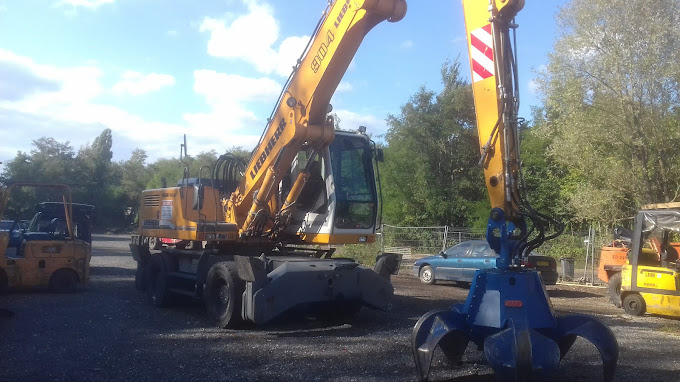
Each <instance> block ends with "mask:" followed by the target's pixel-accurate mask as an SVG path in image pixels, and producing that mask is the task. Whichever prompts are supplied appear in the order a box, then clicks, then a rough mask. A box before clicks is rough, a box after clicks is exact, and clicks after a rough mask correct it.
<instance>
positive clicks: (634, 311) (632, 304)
mask: <svg viewBox="0 0 680 382" xmlns="http://www.w3.org/2000/svg"><path fill="white" fill-rule="evenodd" d="M623 310H625V311H626V313H628V314H630V315H631V316H642V315H643V314H645V311H646V310H647V304H646V303H645V299H644V298H642V296H640V295H639V294H637V293H630V294H627V295H626V297H624V298H623Z"/></svg>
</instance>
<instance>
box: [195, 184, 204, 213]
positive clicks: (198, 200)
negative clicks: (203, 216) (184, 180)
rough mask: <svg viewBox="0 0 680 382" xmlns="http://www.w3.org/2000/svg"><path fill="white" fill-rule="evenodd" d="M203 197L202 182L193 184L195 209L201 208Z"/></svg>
mask: <svg viewBox="0 0 680 382" xmlns="http://www.w3.org/2000/svg"><path fill="white" fill-rule="evenodd" d="M203 199H205V190H204V189H203V185H202V184H194V205H193V208H194V209H195V210H199V211H200V210H202V209H203Z"/></svg>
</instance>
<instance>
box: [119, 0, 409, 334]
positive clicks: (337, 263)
mask: <svg viewBox="0 0 680 382" xmlns="http://www.w3.org/2000/svg"><path fill="white" fill-rule="evenodd" d="M405 13H406V2H405V1H404V0H337V1H335V2H329V5H328V7H327V9H326V11H325V12H324V13H323V15H322V17H321V19H320V20H319V23H318V24H317V26H316V28H315V29H314V32H313V33H312V37H311V39H310V41H309V43H308V44H307V46H306V48H305V50H304V52H303V53H302V55H301V57H300V59H299V60H298V63H297V65H296V66H295V68H294V70H293V72H292V74H291V75H290V77H289V78H288V81H287V83H286V84H285V86H284V88H283V91H282V92H281V95H280V97H279V99H278V101H277V102H276V106H275V108H274V110H273V112H272V114H271V116H270V117H269V118H268V120H267V125H266V128H265V130H264V133H263V135H262V137H261V139H260V142H259V144H258V145H257V147H256V148H255V149H254V151H253V154H252V157H251V159H250V161H249V163H247V164H246V163H244V162H243V161H240V160H239V159H238V158H235V157H231V156H228V155H224V156H222V157H220V158H219V159H218V161H217V163H215V165H214V166H211V167H210V168H207V167H206V168H202V169H200V170H199V172H198V176H197V177H195V178H190V177H189V174H188V170H187V169H186V168H185V175H184V176H183V178H182V179H181V180H180V181H179V182H178V184H177V186H176V187H167V188H161V189H154V190H145V191H144V192H143V195H142V204H141V207H140V216H139V232H138V234H135V235H133V236H132V240H131V244H130V249H131V252H132V255H133V258H134V259H135V260H136V261H137V274H136V278H135V282H136V286H137V288H138V289H140V290H145V291H146V292H147V295H148V297H149V300H150V301H151V303H153V304H155V305H158V306H167V305H169V304H170V303H171V301H172V300H173V297H175V296H177V295H188V296H192V297H194V298H197V299H202V300H203V301H204V303H205V306H206V309H207V311H208V314H209V316H210V317H211V319H212V321H213V322H214V323H215V325H217V326H219V327H227V326H233V325H234V324H236V323H238V322H240V321H251V322H254V323H257V324H259V323H264V322H267V321H269V320H271V319H273V318H274V317H277V316H279V315H281V314H282V313H284V312H287V311H290V310H302V311H305V312H311V313H313V314H316V315H322V316H324V315H328V314H332V315H337V314H350V313H353V312H356V311H357V310H358V309H360V308H361V307H362V306H364V305H368V306H371V307H375V308H379V309H387V308H388V307H389V306H390V299H391V296H392V294H393V288H392V286H391V284H390V282H389V275H390V274H392V273H393V272H396V270H397V269H398V264H397V261H398V260H397V259H396V258H395V257H394V256H381V257H380V258H379V259H378V261H377V264H376V268H375V270H374V269H370V268H366V267H363V266H360V265H358V264H357V263H356V262H354V261H352V260H350V259H342V258H338V259H336V258H332V257H331V256H332V254H333V251H334V248H332V247H330V245H335V244H362V243H371V242H374V241H375V229H376V226H377V215H378V211H379V192H378V190H377V189H376V179H375V175H376V171H375V169H374V166H373V163H374V160H375V159H381V152H380V151H379V150H376V148H375V145H374V144H372V142H371V140H370V139H369V138H368V136H367V135H366V133H365V128H363V127H360V128H359V131H339V130H336V129H335V126H334V125H335V123H334V120H333V118H332V117H331V115H330V113H331V111H332V107H331V105H330V103H329V102H330V99H331V96H332V95H333V93H334V92H335V89H336V88H337V86H338V84H339V82H340V80H341V78H342V76H343V74H344V72H345V71H346V69H347V67H348V66H349V64H350V62H351V60H352V58H353V57H354V54H355V53H356V51H357V49H358V47H359V45H360V44H361V42H362V40H363V38H364V36H365V35H366V34H367V33H368V32H369V31H370V30H371V29H372V28H373V27H374V26H376V25H377V24H379V23H380V22H382V21H385V20H387V21H390V22H396V21H399V20H401V19H402V18H403V17H404V15H405ZM182 149H183V153H184V155H186V141H185V143H184V144H183V145H182ZM159 238H164V239H165V238H167V239H173V242H175V244H174V246H173V247H172V248H161V251H160V252H157V251H155V250H154V249H155V248H158V243H159V242H160V241H159V240H158V239H159ZM149 243H152V244H151V246H149Z"/></svg>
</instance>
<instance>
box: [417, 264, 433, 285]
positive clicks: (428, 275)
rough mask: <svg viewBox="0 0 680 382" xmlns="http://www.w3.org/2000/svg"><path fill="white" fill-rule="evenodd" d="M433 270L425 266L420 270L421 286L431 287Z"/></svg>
mask: <svg viewBox="0 0 680 382" xmlns="http://www.w3.org/2000/svg"><path fill="white" fill-rule="evenodd" d="M435 281H436V280H435V279H434V270H433V269H432V267H431V266H429V265H426V266H424V267H422V268H420V282H421V283H423V284H428V285H432V284H434V283H435Z"/></svg>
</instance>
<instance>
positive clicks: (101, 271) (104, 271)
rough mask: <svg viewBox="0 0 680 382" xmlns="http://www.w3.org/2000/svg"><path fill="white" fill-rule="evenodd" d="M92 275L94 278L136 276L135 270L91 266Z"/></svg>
mask: <svg viewBox="0 0 680 382" xmlns="http://www.w3.org/2000/svg"><path fill="white" fill-rule="evenodd" d="M90 275H93V276H134V275H135V270H134V269H127V268H118V267H93V266H90Z"/></svg>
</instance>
